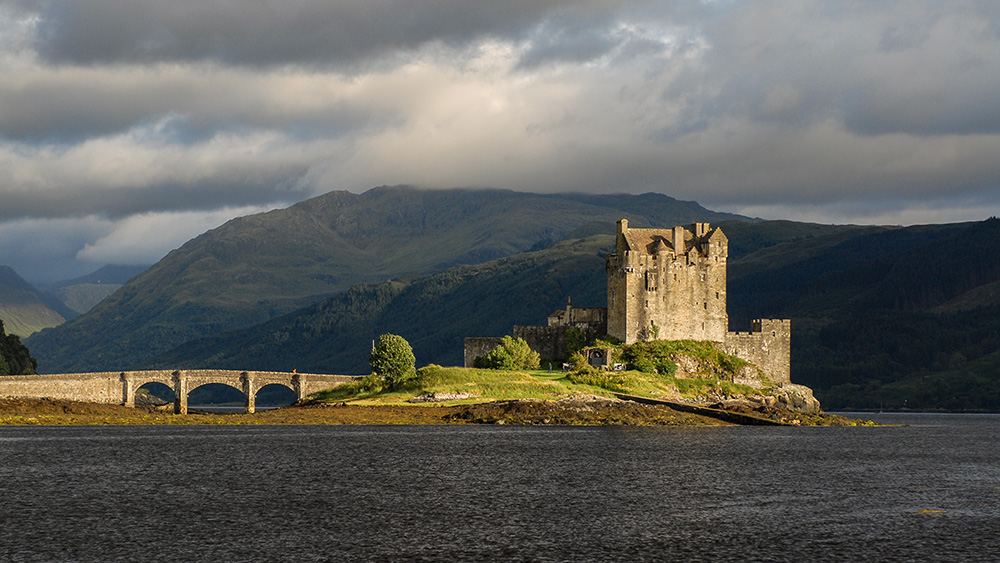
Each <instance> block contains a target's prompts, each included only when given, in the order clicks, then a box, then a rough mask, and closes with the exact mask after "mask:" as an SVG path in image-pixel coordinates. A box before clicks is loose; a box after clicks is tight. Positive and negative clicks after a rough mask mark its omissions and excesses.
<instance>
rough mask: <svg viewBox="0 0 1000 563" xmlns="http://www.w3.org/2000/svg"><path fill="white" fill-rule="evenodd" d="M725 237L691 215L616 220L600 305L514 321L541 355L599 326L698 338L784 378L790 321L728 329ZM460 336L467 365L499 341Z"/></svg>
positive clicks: (642, 335) (633, 335)
mask: <svg viewBox="0 0 1000 563" xmlns="http://www.w3.org/2000/svg"><path fill="white" fill-rule="evenodd" d="M728 257H729V239H728V238H726V235H725V234H724V233H723V232H722V230H721V229H719V228H715V229H713V228H711V226H710V225H709V224H708V223H694V224H693V225H690V226H688V227H673V228H672V229H633V228H629V226H628V220H626V219H622V220H620V221H619V222H618V234H617V240H616V242H615V253H614V254H609V255H608V256H607V259H606V261H605V269H606V271H607V276H608V307H607V309H606V310H605V309H596V308H589V309H578V308H574V307H572V305H571V304H567V306H566V309H565V310H564V311H556V312H555V313H553V314H552V315H550V316H549V319H548V326H544V327H541V326H540V327H524V326H515V327H514V336H515V337H521V338H524V340H525V341H527V342H528V344H529V345H531V347H532V349H534V350H535V351H536V352H538V353H539V355H540V356H542V357H543V358H561V357H564V356H565V351H566V338H567V334H569V330H570V329H574V330H576V331H583V332H584V333H586V334H587V335H588V336H591V335H599V334H604V333H605V332H606V334H608V335H610V336H613V337H615V338H617V339H619V340H621V341H622V342H625V343H626V344H631V343H633V342H637V341H644V340H705V341H711V342H715V343H716V346H717V347H718V348H719V349H720V350H722V351H723V352H726V353H728V354H732V355H734V356H737V357H739V358H742V359H744V360H746V361H748V362H751V363H754V364H757V365H759V366H760V367H761V369H763V371H764V373H765V374H766V375H767V376H768V377H769V378H770V379H771V380H772V381H774V382H775V383H779V384H780V383H791V379H790V375H791V369H790V352H791V321H789V320H788V319H757V320H754V321H753V322H752V323H751V328H750V331H749V332H729V315H728V313H727V312H726V260H727V259H728ZM499 340H500V339H499V338H495V339H494V338H467V339H466V349H465V359H466V365H467V366H470V367H471V366H472V361H473V360H474V359H475V357H476V356H480V355H483V354H485V353H486V352H488V351H489V349H492V346H495V345H496V343H499Z"/></svg>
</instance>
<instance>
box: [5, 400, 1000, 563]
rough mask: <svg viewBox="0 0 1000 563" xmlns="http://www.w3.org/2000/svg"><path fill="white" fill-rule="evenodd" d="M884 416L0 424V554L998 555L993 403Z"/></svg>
mask: <svg viewBox="0 0 1000 563" xmlns="http://www.w3.org/2000/svg"><path fill="white" fill-rule="evenodd" d="M883 420H885V421H887V422H902V423H904V424H909V425H910V426H905V427H883V428H781V427H725V428H641V429H630V428H565V427H557V428H511V427H482V426H421V427H413V426H408V427H373V426H361V427H344V426H332V427H317V426H264V427H235V426H225V427H96V428H93V427H69V428H65V427H59V428H55V427H42V428H12V427H5V428H0V508H2V510H0V560H2V561H53V560H55V561H62V560H64V561H106V560H133V561H134V560H166V561H173V560H197V561H209V560H212V561H264V560H268V561H275V560H284V561H341V560H348V561H350V560H428V561H434V560H460V561H469V560H478V561H493V560H501V561H511V560H513V561H643V560H646V561H670V560H683V561H802V562H805V561H906V560H910V561H996V560H997V559H998V557H1000V532H998V530H1000V448H998V447H997V437H998V435H1000V416H995V415H983V416H975V415H892V416H885V417H883ZM929 511H932V512H929Z"/></svg>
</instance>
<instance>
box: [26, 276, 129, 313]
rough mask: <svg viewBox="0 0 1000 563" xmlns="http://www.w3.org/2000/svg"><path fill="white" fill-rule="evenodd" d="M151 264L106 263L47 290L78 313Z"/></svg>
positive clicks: (91, 306)
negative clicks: (89, 272) (84, 274)
mask: <svg viewBox="0 0 1000 563" xmlns="http://www.w3.org/2000/svg"><path fill="white" fill-rule="evenodd" d="M148 269H149V266H132V265H113V264H112V265H106V266H103V267H101V268H100V269H99V270H97V271H96V272H94V273H92V274H88V275H86V276H82V277H79V278H74V279H71V280H66V281H61V282H57V283H54V284H52V285H50V286H47V287H46V288H45V290H46V291H47V292H49V293H51V294H53V295H55V296H56V297H57V298H58V299H59V300H60V301H61V302H62V303H63V304H65V305H66V306H67V307H69V308H70V309H72V310H74V311H76V312H77V313H78V314H83V313H86V312H87V311H89V310H91V309H93V308H94V306H95V305H97V304H98V303H100V302H101V301H103V300H104V299H105V298H106V297H107V296H109V295H111V294H112V293H114V292H115V291H118V288H120V287H121V286H123V285H124V284H125V283H126V282H128V281H129V280H130V279H132V278H134V277H135V276H137V275H139V274H141V273H142V272H144V271H146V270H148Z"/></svg>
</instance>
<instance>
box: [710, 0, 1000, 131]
mask: <svg viewBox="0 0 1000 563" xmlns="http://www.w3.org/2000/svg"><path fill="white" fill-rule="evenodd" d="M824 6H825V9H824V8H823V7H824ZM948 6H949V9H941V8H940V4H939V3H936V2H892V3H889V2H880V3H867V2H865V3H862V4H860V5H840V4H838V5H837V7H836V9H833V8H832V7H830V5H824V4H823V3H806V2H801V3H788V4H786V3H782V2H775V3H768V4H763V3H753V4H744V5H741V6H740V7H739V8H736V9H733V10H730V11H725V12H719V13H716V14H715V17H714V18H711V19H709V20H707V22H706V23H707V25H706V26H705V28H706V32H707V34H708V37H709V41H710V42H711V43H712V45H713V48H712V50H711V55H710V57H709V59H708V61H707V65H706V69H705V71H704V72H705V73H706V80H707V82H708V83H709V84H710V85H714V86H713V88H714V90H715V92H714V93H711V92H710V94H711V95H710V96H709V97H708V98H707V100H706V101H705V105H704V111H707V112H708V113H709V114H710V115H712V116H714V117H716V118H718V117H723V116H735V117H745V118H749V119H752V120H754V121H758V122H762V123H783V124H785V125H788V126H795V127H800V126H805V125H809V124H812V123H816V122H821V121H823V120H825V119H836V120H838V121H841V122H842V123H844V124H845V126H846V127H847V128H848V129H849V130H851V131H852V132H855V133H857V134H859V135H866V136H873V135H885V134H892V133H902V134H911V135H918V136H923V135H950V134H981V133H998V132H1000V106H998V104H996V101H995V99H996V94H995V93H996V92H997V91H998V90H1000V37H998V36H997V33H996V30H997V23H998V21H1000V13H998V8H997V5H996V4H995V3H974V2H955V3H950V4H948Z"/></svg>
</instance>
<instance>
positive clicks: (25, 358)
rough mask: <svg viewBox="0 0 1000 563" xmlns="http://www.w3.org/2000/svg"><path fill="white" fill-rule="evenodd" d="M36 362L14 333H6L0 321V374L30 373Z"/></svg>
mask: <svg viewBox="0 0 1000 563" xmlns="http://www.w3.org/2000/svg"><path fill="white" fill-rule="evenodd" d="M37 369H38V362H37V361H36V360H35V358H32V357H31V353H30V352H29V351H28V348H27V347H26V346H25V345H24V344H21V339H20V338H18V336H17V335H16V334H7V332H6V330H5V329H4V326H3V321H0V375H31V374H33V373H35V370H37Z"/></svg>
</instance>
